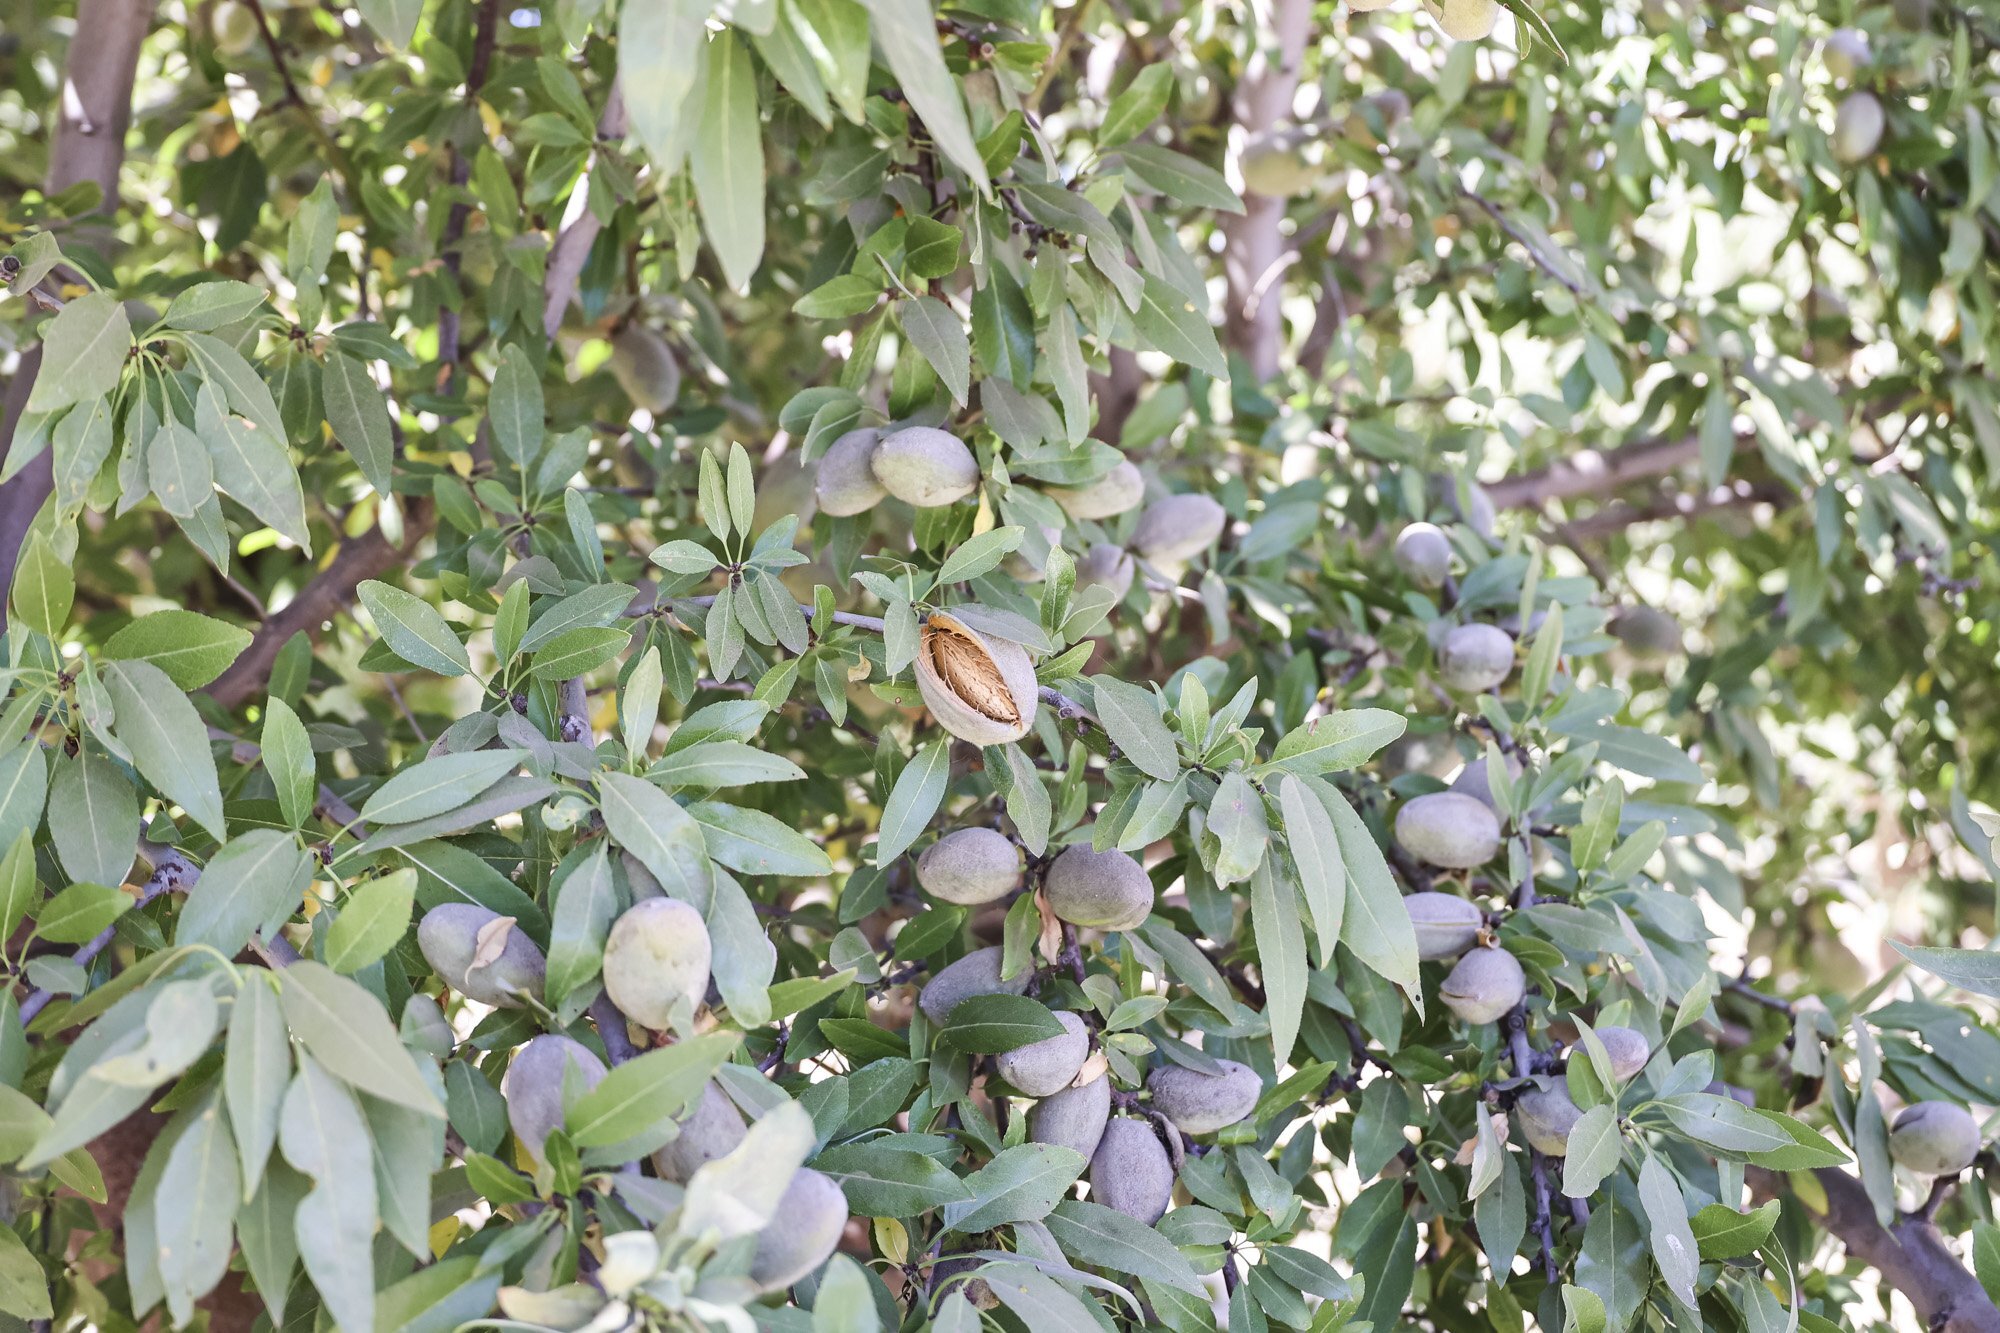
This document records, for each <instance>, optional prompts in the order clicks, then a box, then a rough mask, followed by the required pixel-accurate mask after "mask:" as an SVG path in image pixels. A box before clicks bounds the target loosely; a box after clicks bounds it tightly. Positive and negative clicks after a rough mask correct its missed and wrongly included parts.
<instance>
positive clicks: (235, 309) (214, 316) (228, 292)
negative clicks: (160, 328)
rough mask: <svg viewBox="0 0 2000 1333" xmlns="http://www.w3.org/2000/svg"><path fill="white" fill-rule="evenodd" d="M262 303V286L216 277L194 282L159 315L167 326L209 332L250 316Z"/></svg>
mask: <svg viewBox="0 0 2000 1333" xmlns="http://www.w3.org/2000/svg"><path fill="white" fill-rule="evenodd" d="M263 304H264V289H263V288H262V287H253V286H251V285H250V284H249V283H247V282H235V281H232V280H230V279H228V278H218V279H216V280H214V281H211V282H198V283H196V284H195V285H194V286H192V287H190V288H188V289H187V290H186V291H184V292H182V293H181V294H180V295H179V296H176V297H175V298H174V299H173V302H172V304H170V305H168V306H167V313H166V314H165V315H164V316H162V317H161V318H162V321H163V322H164V323H165V324H166V326H167V327H168V328H170V329H192V330H194V331H195V332H197V333H213V332H215V331H216V330H217V329H220V328H225V327H227V326H228V325H231V324H235V323H237V322H239V321H241V320H245V319H248V318H250V316H252V315H254V314H256V313H257V310H258V308H259V307H260V306H262V305H263Z"/></svg>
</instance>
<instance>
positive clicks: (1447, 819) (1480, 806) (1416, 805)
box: [1396, 791, 1500, 870]
mask: <svg viewBox="0 0 2000 1333" xmlns="http://www.w3.org/2000/svg"><path fill="white" fill-rule="evenodd" d="M1396 842H1397V844H1398V845H1400V846H1401V847H1402V849H1403V850H1404V851H1406V852H1408V853H1409V854H1410V855H1412V856H1414V857H1416V858H1417V859H1418V860H1419V861H1422V862H1424V863H1425V864H1426V865H1434V866H1442V867H1443V868H1444V869H1446V870H1470V869H1472V867H1474V866H1483V865H1485V864H1486V863H1487V862H1488V861H1490V860H1492V859H1493V856H1494V853H1496V852H1498V851H1499V850H1500V820H1499V818H1498V817H1497V816H1495V815H1494V813H1493V809H1492V807H1491V806H1489V805H1487V804H1486V803H1485V802H1484V801H1480V800H1477V799H1475V798H1473V797H1471V796H1465V795H1462V794H1460V793H1458V792H1455V791H1439V792H1432V793H1430V794H1429V795H1427V796H1418V797H1415V798H1413V799H1411V800H1408V801H1405V802H1404V803H1403V808H1402V809H1401V810H1398V811H1397V812H1396Z"/></svg>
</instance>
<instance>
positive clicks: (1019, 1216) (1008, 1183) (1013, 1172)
mask: <svg viewBox="0 0 2000 1333" xmlns="http://www.w3.org/2000/svg"><path fill="white" fill-rule="evenodd" d="M1084 1166H1085V1162H1084V1158H1083V1154H1082V1153H1080V1152H1077V1151H1075V1150H1074V1149H1071V1148H1065V1147H1062V1146H1061V1145H1060V1144H1054V1143H1023V1144H1020V1145H1018V1146H1016V1147H1012V1148H1007V1149H1005V1150H1003V1151H1001V1152H1000V1153H998V1154H996V1155H995V1156H994V1158H993V1160H992V1161H990V1162H988V1163H987V1164H986V1165H985V1166H983V1167H981V1168H979V1170H977V1171H975V1172H974V1173H973V1174H972V1175H971V1176H969V1177H967V1178H966V1185H967V1186H968V1187H969V1188H970V1189H971V1191H972V1197H971V1198H970V1199H968V1200H966V1201H965V1202H963V1203H954V1204H947V1205H946V1206H945V1210H944V1225H945V1229H946V1230H948V1231H962V1232H964V1233H966V1234H967V1235H971V1234H973V1233H975V1232H980V1231H991V1230H992V1229H993V1228H994V1227H997V1226H1002V1225H1005V1224H1006V1223H1008V1222H1039V1221H1040V1220H1041V1219H1043V1218H1045V1217H1047V1216H1048V1215H1049V1213H1050V1212H1051V1211H1052V1210H1053V1209H1054V1208H1055V1206H1056V1203H1057V1202H1058V1201H1059V1200H1060V1199H1062V1198H1063V1197H1064V1196H1065V1195H1067V1194H1068V1193H1069V1187H1070V1186H1071V1185H1073V1184H1075V1183H1076V1178H1077V1177H1078V1176H1080V1175H1082V1174H1083V1168H1084Z"/></svg>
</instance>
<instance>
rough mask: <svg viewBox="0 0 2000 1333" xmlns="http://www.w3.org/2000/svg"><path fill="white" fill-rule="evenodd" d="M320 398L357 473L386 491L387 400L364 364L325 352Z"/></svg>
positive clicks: (391, 442)
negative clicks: (357, 470) (351, 456)
mask: <svg viewBox="0 0 2000 1333" xmlns="http://www.w3.org/2000/svg"><path fill="white" fill-rule="evenodd" d="M320 398H321V400H322V401H324V402H325V404H326V419H327V421H328V423H329V424H331V425H332V427H333V436H334V438H335V439H336V440H339V441H340V443H341V444H342V445H343V446H345V448H346V449H347V452H348V453H349V454H352V455H353V456H354V464H355V466H356V467H358V468H360V469H361V475H362V476H363V477H365V478H367V479H368V484H369V485H370V486H373V487H374V488H375V493H376V494H377V495H383V496H386V495H388V494H389V467H390V464H391V462H392V461H393V460H394V458H395V438H394V431H393V430H392V428H391V425H390V421H389V399H388V396H387V395H386V394H384V393H383V392H382V390H381V388H380V387H379V386H378V385H377V384H376V383H375V380H374V379H373V377H371V376H370V375H369V373H368V367H367V366H366V365H364V364H363V363H362V362H360V361H358V360H356V359H355V358H353V357H351V356H343V355H342V354H341V353H340V352H338V351H333V352H329V353H328V354H327V358H326V364H325V365H324V366H322V367H321V368H320Z"/></svg>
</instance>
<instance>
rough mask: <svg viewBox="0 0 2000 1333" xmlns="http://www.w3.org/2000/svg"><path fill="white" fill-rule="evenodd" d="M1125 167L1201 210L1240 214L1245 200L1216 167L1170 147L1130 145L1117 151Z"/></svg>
mask: <svg viewBox="0 0 2000 1333" xmlns="http://www.w3.org/2000/svg"><path fill="white" fill-rule="evenodd" d="M1118 156H1119V157H1120V158H1122V159H1123V160H1124V163H1125V168H1126V170H1127V171H1129V172H1130V173H1131V174H1132V175H1134V176H1136V177H1138V178H1139V180H1140V182H1141V183H1142V184H1145V185H1149V186H1151V187H1152V188H1153V189H1155V190H1158V191H1159V192H1160V193H1161V194H1164V195H1166V196H1167V197H1168V198H1169V199H1171V200H1173V201H1174V202H1176V203H1182V204H1193V205H1195V206H1196V207H1198V208H1214V209H1219V210H1221V211H1222V212H1224V213H1241V212H1242V211H1243V201H1242V200H1241V199H1239V198H1237V196H1236V191H1234V190H1232V189H1230V188H1229V182H1228V181H1226V180H1224V179H1223V176H1222V173H1221V172H1219V171H1217V170H1216V169H1215V168H1213V167H1210V166H1207V165H1204V164H1203V163H1200V162H1197V161H1195V160H1194V159H1193V158H1191V157H1188V156H1186V155H1184V154H1181V153H1176V152H1175V151H1174V150H1173V149H1171V148H1161V147H1160V146H1158V145H1157V144H1149V143H1128V144H1126V145H1124V146H1123V147H1121V148H1120V149H1119V150H1118Z"/></svg>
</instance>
